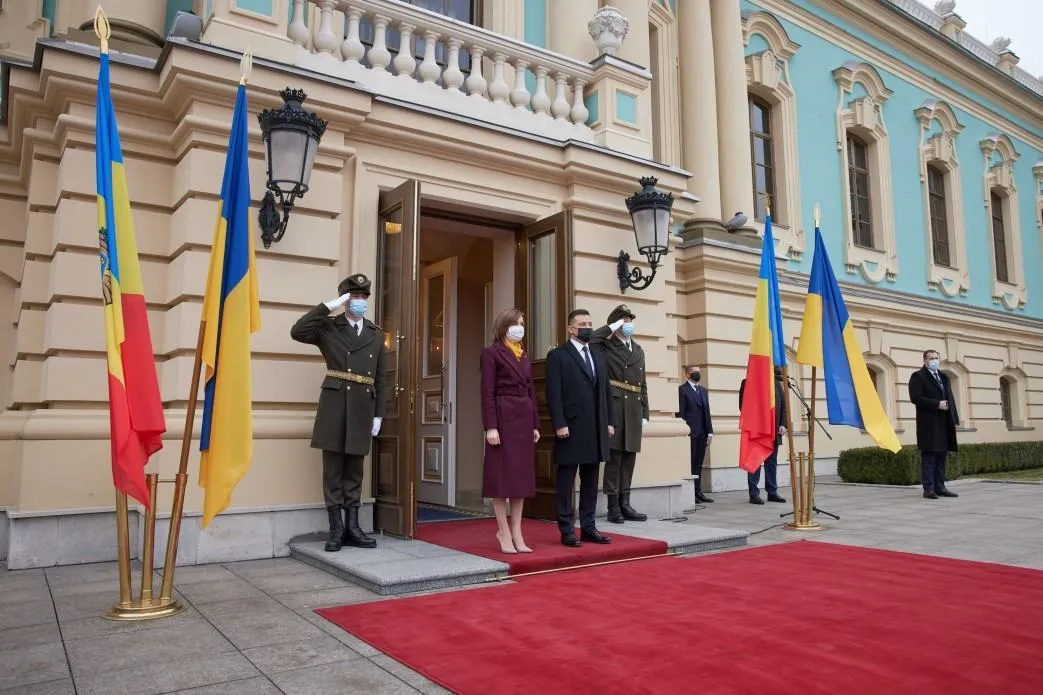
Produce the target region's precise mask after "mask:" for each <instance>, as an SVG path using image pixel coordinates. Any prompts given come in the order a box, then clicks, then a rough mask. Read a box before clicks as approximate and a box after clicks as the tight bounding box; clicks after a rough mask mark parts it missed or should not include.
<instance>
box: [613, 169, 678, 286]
mask: <svg viewBox="0 0 1043 695" xmlns="http://www.w3.org/2000/svg"><path fill="white" fill-rule="evenodd" d="M657 183H659V179H657V178H656V177H654V176H646V177H643V178H642V179H641V190H640V191H639V192H637V193H635V194H634V195H632V196H630V197H629V198H627V199H626V204H627V210H629V211H630V218H631V220H632V221H633V223H634V240H635V241H636V242H637V250H638V251H639V252H640V253H641V254H642V255H643V256H644V257H645V258H647V259H648V265H649V266H650V267H651V269H652V272H651V273H650V274H649V275H645V274H643V273H642V272H641V269H640V268H633V269H632V268H630V254H629V253H627V252H626V251H620V252H619V260H618V263H617V275H618V276H619V291H620V292H626V291H627V288H628V287H629V288H631V289H635V290H643V289H645V288H647V287H648V286H649V285H651V284H652V279H653V278H654V277H655V271H656V268H658V267H659V259H660V258H662V257H663V256H664V255H665V254H666V253H668V252H669V250H670V247H669V239H670V210H671V208H673V206H674V196H673V195H672V194H671V193H663V192H662V191H657V190H656V187H655V185H656V184H657Z"/></svg>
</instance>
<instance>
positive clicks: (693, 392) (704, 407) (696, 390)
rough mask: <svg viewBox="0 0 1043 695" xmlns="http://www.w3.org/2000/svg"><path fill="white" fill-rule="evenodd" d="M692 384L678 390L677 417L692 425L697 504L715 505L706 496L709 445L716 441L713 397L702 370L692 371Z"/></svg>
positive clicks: (689, 433)
mask: <svg viewBox="0 0 1043 695" xmlns="http://www.w3.org/2000/svg"><path fill="white" fill-rule="evenodd" d="M687 371H688V381H686V382H685V383H683V384H681V385H680V386H678V387H677V405H678V411H677V415H678V417H680V418H681V419H682V420H684V421H685V424H686V425H688V437H689V439H690V440H691V442H692V463H691V466H692V475H694V476H695V501H696V502H713V499H712V498H710V497H707V496H706V495H704V494H703V490H702V475H703V460H704V459H705V458H706V446H707V445H708V444H709V443H710V440H712V439H713V419H712V418H711V417H710V394H708V393H707V392H706V388H705V387H703V386H700V385H699V380H700V378H701V377H702V375H701V370H700V369H699V367H689V368H688V370H687Z"/></svg>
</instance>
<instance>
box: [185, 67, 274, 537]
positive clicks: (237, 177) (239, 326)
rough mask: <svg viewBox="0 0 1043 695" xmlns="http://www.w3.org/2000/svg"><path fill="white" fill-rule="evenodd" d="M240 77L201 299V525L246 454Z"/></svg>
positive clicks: (246, 184) (254, 308)
mask: <svg viewBox="0 0 1043 695" xmlns="http://www.w3.org/2000/svg"><path fill="white" fill-rule="evenodd" d="M246 115H247V114H246V85H245V78H244V80H243V82H241V83H240V85H239V92H238V94H237V95H236V99H235V113H234V115H233V116H232V133H231V136H230V138H229V142H228V155H227V158H226V160H225V173H224V182H223V183H222V184H221V203H220V209H219V214H218V218H217V229H216V230H215V232H214V245H213V250H212V251H211V254H210V271H209V273H208V275H207V281H206V293H205V295H204V298H203V322H204V327H203V363H204V364H205V365H206V384H205V387H204V401H203V426H202V429H201V431H200V434H199V450H200V462H199V486H200V487H202V488H203V490H204V491H205V492H204V495H203V528H206V526H207V525H208V524H209V523H210V521H211V520H212V519H213V518H214V517H215V516H217V515H218V514H220V513H221V512H222V511H224V510H225V509H226V508H227V507H228V503H229V501H230V500H231V497H232V490H233V489H235V486H236V485H237V484H238V483H239V481H240V480H241V479H242V477H243V475H244V474H245V473H246V471H247V469H248V468H249V467H250V462H251V461H252V459H253V422H252V415H253V413H252V400H251V391H250V334H251V333H254V332H256V331H257V330H258V329H259V328H260V327H261V316H260V314H261V310H260V304H259V302H258V299H257V269H256V267H255V264H254V248H253V236H252V234H251V233H250V226H251V225H250V172H249V161H248V147H249V141H248V138H247V128H246Z"/></svg>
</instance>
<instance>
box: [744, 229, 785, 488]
mask: <svg viewBox="0 0 1043 695" xmlns="http://www.w3.org/2000/svg"><path fill="white" fill-rule="evenodd" d="M785 364H786V339H785V338H784V337H783V335H782V304H781V302H780V301H779V277H778V271H777V269H776V266H775V238H774V237H773V236H772V233H771V214H770V213H769V214H768V215H767V216H766V217H765V220H764V245H763V246H762V247H761V268H760V273H759V274H758V276H757V295H756V299H755V300H754V305H753V333H752V335H751V337H750V356H749V358H748V359H747V361H746V385H745V386H744V387H743V398H742V407H741V408H740V410H739V467H740V468H742V469H743V470H745V471H749V472H750V473H752V472H753V471H756V470H757V469H758V468H760V467H761V464H763V463H764V459H766V458H768V456H770V455H771V453H772V451H774V450H775V437H776V435H777V431H778V430H777V428H776V426H775V409H776V408H777V407H778V404H777V403H776V402H775V376H774V373H775V369H774V368H775V367H782V366H785Z"/></svg>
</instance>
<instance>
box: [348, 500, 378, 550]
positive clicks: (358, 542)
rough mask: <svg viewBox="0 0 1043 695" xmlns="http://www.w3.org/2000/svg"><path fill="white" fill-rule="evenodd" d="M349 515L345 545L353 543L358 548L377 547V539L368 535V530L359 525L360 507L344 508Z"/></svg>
mask: <svg viewBox="0 0 1043 695" xmlns="http://www.w3.org/2000/svg"><path fill="white" fill-rule="evenodd" d="M344 511H345V512H346V513H347V515H348V524H347V526H346V527H345V528H344V538H343V539H342V540H343V541H344V545H351V546H354V547H356V548H376V547H377V541H376V540H374V539H373V538H370V537H369V536H367V535H366V532H365V531H363V530H362V527H361V526H359V508H358V507H355V506H351V507H348V508H347V509H345V510H344Z"/></svg>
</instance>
